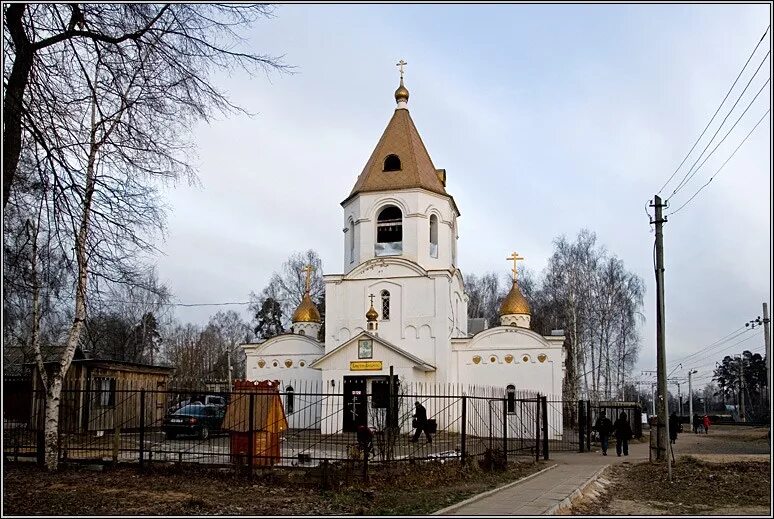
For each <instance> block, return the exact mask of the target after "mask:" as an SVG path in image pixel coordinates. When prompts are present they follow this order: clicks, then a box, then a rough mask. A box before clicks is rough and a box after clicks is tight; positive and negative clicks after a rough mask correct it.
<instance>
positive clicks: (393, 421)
mask: <svg viewBox="0 0 774 519" xmlns="http://www.w3.org/2000/svg"><path fill="white" fill-rule="evenodd" d="M394 381H395V374H394V370H393V367H392V366H390V383H389V385H388V388H387V389H388V400H387V424H386V425H387V427H386V433H387V436H386V437H385V438H384V439H385V445H384V446H385V448H386V450H387V452H386V453H385V456H384V459H385V460H387V461H390V460H392V445H393V444H392V438H393V435H396V436H397V435H399V434H400V432H399V431H393V428H394V427H397V424H398V420H397V410H396V409H395V402H393V401H392V399H393V398H394V395H395V387H394V385H393V383H394Z"/></svg>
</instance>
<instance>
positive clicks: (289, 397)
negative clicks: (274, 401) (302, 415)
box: [285, 386, 296, 414]
mask: <svg viewBox="0 0 774 519" xmlns="http://www.w3.org/2000/svg"><path fill="white" fill-rule="evenodd" d="M295 397H296V394H295V391H294V390H293V386H288V387H286V388H285V413H286V414H293V411H295V409H294V408H295V406H296V402H295V400H296V398H295Z"/></svg>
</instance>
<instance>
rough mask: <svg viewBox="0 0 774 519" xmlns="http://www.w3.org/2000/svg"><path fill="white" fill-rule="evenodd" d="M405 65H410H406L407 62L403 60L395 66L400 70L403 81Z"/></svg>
mask: <svg viewBox="0 0 774 519" xmlns="http://www.w3.org/2000/svg"><path fill="white" fill-rule="evenodd" d="M405 65H408V63H406V62H405V61H403V60H400V61H399V62H397V63H396V64H395V66H396V67H398V70H400V78H401V79H403V67H404V66H405Z"/></svg>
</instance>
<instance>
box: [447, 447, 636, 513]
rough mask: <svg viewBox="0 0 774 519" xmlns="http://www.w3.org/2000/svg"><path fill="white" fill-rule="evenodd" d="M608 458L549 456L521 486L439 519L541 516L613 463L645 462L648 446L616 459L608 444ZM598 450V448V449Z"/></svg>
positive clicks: (590, 454) (566, 454)
mask: <svg viewBox="0 0 774 519" xmlns="http://www.w3.org/2000/svg"><path fill="white" fill-rule="evenodd" d="M610 447H611V448H610V449H609V450H608V455H607V456H602V453H601V451H599V450H597V451H596V452H585V453H582V454H581V453H577V452H562V453H556V454H553V455H551V459H550V460H549V461H547V462H543V463H545V465H546V466H547V467H548V466H551V465H553V464H556V467H554V468H552V469H550V470H546V471H545V472H543V473H542V474H539V475H537V476H535V477H533V478H530V479H527V480H526V481H524V482H522V483H517V484H515V485H513V486H510V487H507V488H504V489H502V490H499V491H496V492H494V493H492V494H490V495H487V496H485V497H482V498H480V499H475V498H474V499H475V500H474V501H472V502H469V503H467V504H464V505H462V506H460V507H459V508H453V507H449V508H451V510H447V511H443V510H442V511H440V514H439V515H544V514H546V513H547V512H549V511H551V509H552V508H555V507H556V506H557V505H558V504H559V503H561V502H562V501H564V500H565V499H567V498H569V497H570V496H571V495H572V494H573V493H574V492H575V491H576V490H577V489H579V488H581V487H583V486H584V485H585V483H586V482H587V481H589V478H592V477H594V476H595V475H596V474H597V473H599V472H600V471H601V470H602V469H603V468H605V467H606V466H608V465H610V464H614V463H624V462H628V463H636V462H639V461H642V460H647V459H648V444H647V443H635V444H632V445H630V446H629V456H621V457H620V458H619V457H617V456H616V455H615V443H614V442H612V441H611V442H610ZM597 448H598V447H597Z"/></svg>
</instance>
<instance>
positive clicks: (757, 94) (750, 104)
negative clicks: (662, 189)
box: [683, 76, 771, 186]
mask: <svg viewBox="0 0 774 519" xmlns="http://www.w3.org/2000/svg"><path fill="white" fill-rule="evenodd" d="M770 81H771V76H769V77H768V79H766V82H765V83H763V85H761V88H759V89H758V92H757V93H756V94H755V96H754V97H753V98H752V100H751V101H750V102H749V103H748V104H747V108H745V109H744V112H742V114H741V115H740V116H739V117H738V118H737V119H736V121H734V124H733V125H732V126H731V128H730V129H729V130H728V131H727V132H726V134H725V135H724V136H723V138H722V139H720V141H719V142H718V143H717V144H716V145H715V147H714V148H712V151H711V152H709V153H708V154H707V156H706V157H704V160H703V161H702V162H701V164H699V167H698V168H696V169H695V170H693V173H691V174H690V176H688V178H687V179H686V180H685V183H684V184H683V186H686V185H688V182H690V181H691V179H692V178H693V177H694V176H696V173H698V172H699V170H700V169H701V168H702V167H703V166H704V164H706V163H707V161H708V160H709V158H710V157H711V156H712V155H713V154H714V153H715V151H717V149H718V148H719V147H720V145H721V144H723V143H724V142H725V140H726V139H727V138H728V136H729V135H731V132H732V131H734V128H736V125H737V124H739V121H741V120H742V117H744V114H746V113H747V111H748V110H749V109H750V107H751V106H752V105H753V103H754V102H755V100H756V99H758V96H759V95H761V92H763V89H764V88H766V85H768V84H769V82H770ZM699 158H701V157H699Z"/></svg>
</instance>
